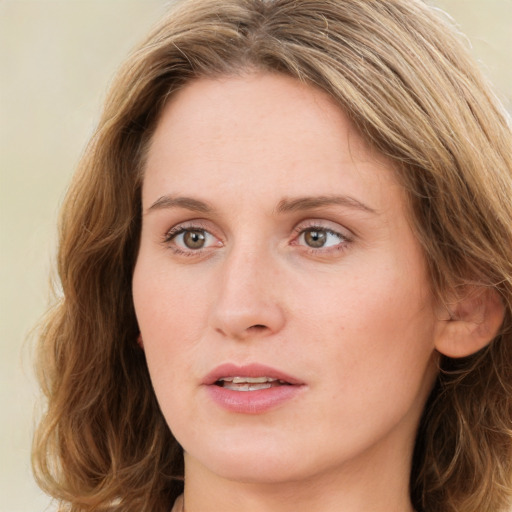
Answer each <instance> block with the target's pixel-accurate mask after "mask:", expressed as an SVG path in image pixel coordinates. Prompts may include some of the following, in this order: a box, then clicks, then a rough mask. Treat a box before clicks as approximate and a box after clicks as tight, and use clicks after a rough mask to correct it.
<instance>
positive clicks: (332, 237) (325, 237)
mask: <svg viewBox="0 0 512 512" xmlns="http://www.w3.org/2000/svg"><path fill="white" fill-rule="evenodd" d="M298 240H299V243H300V244H302V245H307V246H308V247H311V248H313V249H321V248H324V247H333V246H335V245H339V244H340V243H341V242H343V241H344V240H345V237H343V236H342V235H341V234H340V233H336V232H335V231H331V230H330V229H325V228H308V229H305V230H303V231H302V232H301V234H300V236H299V239H298Z"/></svg>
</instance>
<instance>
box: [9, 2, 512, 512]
mask: <svg viewBox="0 0 512 512" xmlns="http://www.w3.org/2000/svg"><path fill="white" fill-rule="evenodd" d="M167 3H168V2H164V1H162V0H0V282H1V298H0V300H1V303H0V329H1V330H0V411H1V413H0V414H1V422H0V512H22V511H23V512H28V511H30V512H35V511H41V510H44V509H45V507H46V505H47V504H48V503H49V501H48V498H46V497H45V496H44V495H43V494H42V493H41V492H40V491H39V490H38V488H37V487H36V485H35V484H34V483H33V480H32V477H31V472H30V442H31V435H32V431H33V414H34V407H35V406H36V405H37V402H38V400H37V397H38V395H37V390H36V386H35V384H34V378H33V376H32V369H31V366H32V363H31V342H30V341H29V342H27V341H26V340H27V335H28V333H29V330H30V329H31V327H33V326H34V324H35V322H36V321H37V319H38V318H39V317H40V316H41V314H42V313H43V312H44V310H45V307H46V304H47V299H48V276H49V273H50V270H51V268H52V265H53V262H54V257H55V245H56V219H57V212H58V209H59V205H60V204H61V201H62V199H63V196H64V192H65V189H66V186H67V184H68V183H69V180H70V178H71V175H72V172H73V169H74V168H75V166H76V163H77V161H78V159H79V157H80V155H81V152H82V150H83V147H84V145H85V143H86V141H87V139H88V137H89V136H90V134H91V133H92V130H93V127H94V125H95V122H96V120H97V119H98V116H99V110H100V106H101V102H102V100H103V98H104V94H105V90H106V87H107V85H108V83H109V81H110V79H111V77H112V75H113V73H114V71H115V69H116V68H117V66H118V65H119V63H120V62H121V60H122V59H123V57H124V56H125V55H126V54H127V53H128V51H129V50H130V49H131V48H132V47H133V46H134V45H135V43H136V42H137V41H139V40H140V39H141V38H142V37H143V35H144V34H145V33H146V32H147V30H148V28H149V27H150V26H151V25H152V24H153V22H154V21H156V20H157V19H158V18H159V17H160V16H161V14H162V13H163V12H164V11H165V8H166V4H167ZM437 5H440V6H441V7H443V8H445V9H446V10H447V11H448V12H449V13H450V14H451V15H453V17H454V18H455V19H456V20H457V21H458V22H459V23H460V25H461V29H462V31H463V32H465V33H466V34H467V35H468V37H469V40H470V41H471V44H472V45H473V53H474V54H475V55H476V56H477V58H478V59H479V60H481V61H482V62H483V63H484V64H483V67H484V69H485V71H486V73H487V75H488V76H489V77H491V79H492V80H493V82H494V83H495V85H496V89H497V92H498V94H499V95H500V96H501V98H502V99H503V101H504V103H505V105H506V107H507V109H508V110H509V112H511V111H512V56H511V51H512V50H511V49H512V30H510V29H511V26H512V25H511V23H512V0H439V1H438V2H437Z"/></svg>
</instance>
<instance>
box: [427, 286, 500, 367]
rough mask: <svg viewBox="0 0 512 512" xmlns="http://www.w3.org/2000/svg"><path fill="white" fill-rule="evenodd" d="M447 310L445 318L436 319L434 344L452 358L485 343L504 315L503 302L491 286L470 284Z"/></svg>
mask: <svg viewBox="0 0 512 512" xmlns="http://www.w3.org/2000/svg"><path fill="white" fill-rule="evenodd" d="M466 291H467V289H466ZM448 310H449V318H445V319H442V320H440V323H439V329H438V331H437V333H436V339H435V347H436V349H437V351H438V352H440V353H441V354H443V355H445V356H448V357H452V358H460V357H466V356H469V355H471V354H474V353H475V352H478V351H479V350H480V349H482V348H484V347H485V346H486V345H488V344H489V343H490V342H491V341H492V340H493V339H494V338H495V336H496V335H497V334H498V331H499V329H500V327H501V324H502V323H503V318H504V316H505V307H504V305H503V302H502V301H501V299H500V296H499V294H498V292H497V291H496V290H495V289H492V288H480V287H479V288H478V289H477V288H472V289H471V290H470V291H469V292H468V293H466V294H465V295H464V296H463V297H462V298H459V299H458V300H457V301H456V302H454V303H453V304H450V305H449V306H448Z"/></svg>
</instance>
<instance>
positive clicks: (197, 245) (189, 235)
mask: <svg viewBox="0 0 512 512" xmlns="http://www.w3.org/2000/svg"><path fill="white" fill-rule="evenodd" d="M205 239H206V237H205V236H204V233H203V232H201V231H187V232H186V233H185V236H184V237H183V241H184V242H185V245H186V246H187V247H188V248H189V249H201V247H203V245H204V242H205Z"/></svg>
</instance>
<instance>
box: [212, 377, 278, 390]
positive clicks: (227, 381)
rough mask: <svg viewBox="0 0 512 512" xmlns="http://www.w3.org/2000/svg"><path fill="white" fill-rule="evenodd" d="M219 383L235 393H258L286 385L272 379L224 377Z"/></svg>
mask: <svg viewBox="0 0 512 512" xmlns="http://www.w3.org/2000/svg"><path fill="white" fill-rule="evenodd" d="M217 382H219V383H222V387H224V388H226V389H232V390H234V391H258V390H259V389H268V388H272V387H275V386H278V385H282V384H286V382H283V381H282V380H279V379H274V378H272V377H222V378H220V379H219V380H218V381H217Z"/></svg>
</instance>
